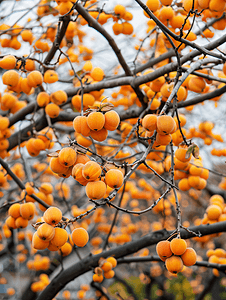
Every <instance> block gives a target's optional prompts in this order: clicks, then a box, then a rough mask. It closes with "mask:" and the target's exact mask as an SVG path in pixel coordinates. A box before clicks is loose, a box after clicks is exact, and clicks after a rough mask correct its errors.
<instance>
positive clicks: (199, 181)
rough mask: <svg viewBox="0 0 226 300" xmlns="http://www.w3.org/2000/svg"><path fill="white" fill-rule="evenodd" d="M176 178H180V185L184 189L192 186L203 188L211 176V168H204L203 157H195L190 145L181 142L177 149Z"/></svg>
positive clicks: (198, 188)
mask: <svg viewBox="0 0 226 300" xmlns="http://www.w3.org/2000/svg"><path fill="white" fill-rule="evenodd" d="M174 163H175V177H174V178H175V179H176V180H177V179H179V182H178V187H179V189H180V190H182V191H188V190H189V189H191V188H194V189H197V190H203V189H204V188H205V187H206V184H207V182H206V181H207V179H208V177H209V170H207V169H204V168H203V163H202V160H201V157H200V156H198V157H197V158H193V157H192V155H191V153H189V147H188V146H187V145H183V144H181V145H180V146H179V147H178V149H177V150H176V151H175V157H174Z"/></svg>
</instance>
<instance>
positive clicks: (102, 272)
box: [93, 256, 117, 283]
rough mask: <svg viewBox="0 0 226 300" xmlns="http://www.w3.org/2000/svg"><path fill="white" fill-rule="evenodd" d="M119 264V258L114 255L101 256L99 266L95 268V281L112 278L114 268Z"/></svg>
mask: <svg viewBox="0 0 226 300" xmlns="http://www.w3.org/2000/svg"><path fill="white" fill-rule="evenodd" d="M116 266H117V260H116V259H115V258H114V257H113V256H109V257H107V258H106V259H104V258H101V259H100V260H99V266H98V267H96V268H95V269H94V274H93V281H94V282H99V283H100V282H102V281H103V280H104V278H106V279H110V278H112V277H114V275H115V272H114V270H112V269H113V268H115V267H116Z"/></svg>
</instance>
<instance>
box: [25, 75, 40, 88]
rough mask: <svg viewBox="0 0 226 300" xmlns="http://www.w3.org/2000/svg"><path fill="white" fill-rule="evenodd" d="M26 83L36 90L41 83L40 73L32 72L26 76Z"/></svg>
mask: <svg viewBox="0 0 226 300" xmlns="http://www.w3.org/2000/svg"><path fill="white" fill-rule="evenodd" d="M27 83H28V84H29V85H30V86H31V87H33V88H37V87H38V86H40V85H41V84H42V83H43V76H42V73H41V72H39V71H32V72H30V73H29V74H28V75H27Z"/></svg>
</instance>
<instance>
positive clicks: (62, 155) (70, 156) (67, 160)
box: [58, 147, 77, 167]
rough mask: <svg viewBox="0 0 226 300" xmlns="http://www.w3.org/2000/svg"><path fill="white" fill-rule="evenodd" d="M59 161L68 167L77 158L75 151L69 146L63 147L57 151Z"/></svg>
mask: <svg viewBox="0 0 226 300" xmlns="http://www.w3.org/2000/svg"><path fill="white" fill-rule="evenodd" d="M58 159H59V163H60V164H61V165H63V166H64V167H70V166H72V165H74V164H75V162H76V159H77V152H76V150H74V149H73V148H71V147H65V148H63V149H61V150H60V152H59V156H58Z"/></svg>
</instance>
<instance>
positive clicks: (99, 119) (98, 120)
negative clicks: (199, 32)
mask: <svg viewBox="0 0 226 300" xmlns="http://www.w3.org/2000/svg"><path fill="white" fill-rule="evenodd" d="M104 123H105V117H104V115H103V114H102V113H101V112H91V113H90V114H89V115H88V117H87V124H88V126H89V128H90V129H91V130H94V131H98V130H101V129H102V128H103V127H104Z"/></svg>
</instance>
